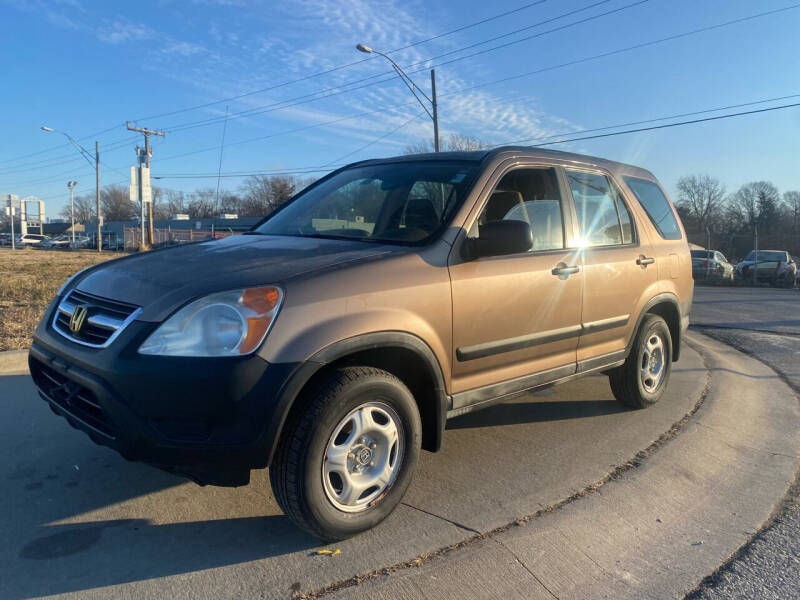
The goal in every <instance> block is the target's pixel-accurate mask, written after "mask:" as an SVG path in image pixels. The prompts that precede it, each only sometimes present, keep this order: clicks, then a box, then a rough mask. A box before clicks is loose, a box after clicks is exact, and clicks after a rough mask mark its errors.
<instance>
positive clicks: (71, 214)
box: [67, 181, 78, 244]
mask: <svg viewBox="0 0 800 600" xmlns="http://www.w3.org/2000/svg"><path fill="white" fill-rule="evenodd" d="M76 185H78V182H77V181H68V182H67V188H68V189H69V217H70V222H71V227H70V231H71V232H72V243H73V244H75V197H74V194H73V190H74V189H75V186H76Z"/></svg>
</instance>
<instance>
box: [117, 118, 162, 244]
mask: <svg viewBox="0 0 800 600" xmlns="http://www.w3.org/2000/svg"><path fill="white" fill-rule="evenodd" d="M125 127H126V128H127V129H128V131H136V132H137V133H141V134H143V135H144V155H142V153H137V154H138V156H139V202H141V204H142V246H144V204H145V203H144V178H143V172H142V166H145V167H146V168H147V173H148V183H149V174H150V156H151V155H152V152H151V150H150V136H151V135H157V136H159V137H164V135H165V134H164V132H163V131H156V130H155V129H148V128H147V127H134V126H132V125H131V124H130V123H127V122H126V123H125ZM143 163H144V164H143ZM151 194H152V193H151ZM148 213H149V217H148V227H147V229H148V239H149V245H150V246H152V245H153V242H154V238H155V235H154V234H155V232H154V231H153V197H152V195H151V196H150V208H149V210H148Z"/></svg>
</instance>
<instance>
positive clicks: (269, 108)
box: [168, 3, 800, 131]
mask: <svg viewBox="0 0 800 600" xmlns="http://www.w3.org/2000/svg"><path fill="white" fill-rule="evenodd" d="M637 4H638V3H635V4H632V5H627V7H626V8H631V7H633V6H636V5H637ZM798 7H800V3H798V4H793V5H790V6H786V7H783V8H779V9H775V10H770V11H763V12H760V13H756V14H752V15H748V16H745V17H740V18H737V19H732V20H729V21H725V22H723V23H717V24H715V25H709V26H706V27H701V28H699V29H694V30H690V31H685V32H682V33H678V34H673V35H670V36H666V37H663V38H658V39H656V40H651V41H648V42H642V43H639V44H634V45H632V46H628V47H625V48H619V49H617V50H611V51H608V52H603V53H600V54H595V55H591V56H587V57H583V58H579V59H575V60H571V61H568V62H564V63H558V64H555V65H550V66H547V67H541V68H539V69H535V70H532V71H526V72H524V73H519V74H516V75H510V76H508V77H503V78H501V79H496V80H493V81H488V82H484V83H479V84H475V85H471V86H466V87H462V88H459V89H457V90H453V91H450V92H448V93H445V94H440V97H445V96H452V95H455V94H461V93H463V92H465V91H470V90H473V89H478V88H482V87H487V86H490V85H496V84H499V83H505V82H507V81H512V80H514V79H520V78H522V77H529V76H532V75H537V74H541V73H544V72H549V71H555V70H557V69H562V68H566V67H569V66H574V65H577V64H581V63H585V62H590V61H594V60H599V59H601V58H607V57H609V56H614V55H617V54H623V53H625V52H630V51H633V50H638V49H641V48H645V47H648V46H654V45H657V44H661V43H664V42H668V41H672V40H676V39H680V38H684V37H689V36H692V35H697V34H700V33H705V32H708V31H712V30H716V29H721V28H723V27H728V26H731V25H736V24H739V23H743V22H747V21H751V20H754V19H758V18H761V17H766V16H771V15H774V14H778V13H781V12H785V11H788V10H793V9H795V8H798ZM605 15H606V13H604V14H603V15H599V16H605ZM599 16H598V17H599ZM584 22H586V19H582V20H581V21H579V22H576V23H573V24H568V25H565V26H561V27H559V28H556V29H554V30H552V31H556V30H563V29H564V28H565V27H567V26H572V25H575V24H582V23H584ZM497 48H499V47H492V48H487V49H484V50H481V51H480V52H476V53H473V54H471V55H470V56H469V57H464V58H471V57H474V56H476V55H478V54H485V53H487V52H492V51H494V50H495V49H497ZM461 59H462V58H460V57H459V58H457V59H451V60H450V61H447V64H450V63H453V62H456V61H457V60H461ZM429 66H430V67H431V68H435V67H438V66H440V64H434V65H429ZM427 68H428V67H425V68H423V69H417V70H412V71H411V73H412V74H413V73H418V72H420V71H423V70H427ZM374 77H375V76H374V75H373V76H371V77H367V78H363V79H359V80H355V81H351V82H349V83H346V84H343V85H345V86H347V85H353V84H356V83H359V82H362V81H367V80H370V79H373V78H374ZM394 81H396V79H395V77H394V73H393V72H392V75H391V76H389V77H386V78H384V79H380V80H377V81H371V82H370V83H365V84H363V85H358V86H355V87H349V88H347V89H341V87H342V86H339V87H335V88H326V89H324V90H319V91H317V92H314V93H311V94H304V95H302V96H297V97H295V98H290V99H286V100H283V101H280V102H276V103H273V104H270V105H265V106H262V107H254V108H252V109H248V110H246V111H240V112H239V113H233V114H232V115H231V116H230V118H241V117H244V116H255V115H257V114H263V113H267V112H273V111H276V110H283V109H286V108H290V107H293V106H297V105H300V104H307V103H309V102H314V101H317V100H322V99H326V98H330V97H332V96H338V95H341V94H345V93H349V92H354V91H357V90H360V89H364V88H367V87H371V86H373V85H379V84H381V83H386V82H394ZM319 94H325V95H322V96H320V95H319ZM218 122H220V119H219V118H216V117H214V118H209V119H205V120H202V121H195V122H189V123H184V124H182V125H177V126H174V127H173V128H171V130H172V131H183V130H185V129H193V128H196V127H205V126H208V125H212V124H215V123H218ZM168 129H170V128H168Z"/></svg>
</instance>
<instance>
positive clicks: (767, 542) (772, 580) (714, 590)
mask: <svg viewBox="0 0 800 600" xmlns="http://www.w3.org/2000/svg"><path fill="white" fill-rule="evenodd" d="M692 322H693V323H694V324H695V326H696V327H697V329H698V330H700V331H702V332H703V333H705V334H706V335H710V336H712V337H714V338H716V339H718V340H720V341H722V342H725V343H727V344H729V345H731V346H733V347H735V348H737V349H739V350H741V351H743V352H745V353H748V354H750V355H752V356H755V357H758V359H759V360H761V361H763V362H765V363H767V364H768V365H769V366H771V367H772V368H773V369H775V370H776V371H777V372H778V373H780V374H781V375H783V376H784V377H785V378H786V380H787V382H788V383H789V384H790V385H791V386H792V387H793V388H794V390H795V391H796V392H798V393H800V291H798V290H776V289H770V288H722V287H719V288H713V287H697V288H695V296H694V308H693V314H692ZM798 596H800V483H796V484H795V486H794V489H793V490H792V492H791V493H790V495H789V497H788V498H787V499H786V502H785V504H784V505H783V506H782V507H781V509H780V511H779V513H778V515H777V516H776V518H775V520H774V522H773V523H772V524H771V525H770V526H769V527H767V528H766V529H765V530H763V531H762V532H760V533H759V534H758V535H757V536H756V537H755V538H754V539H753V540H752V542H751V543H750V544H748V545H747V546H746V547H745V548H743V549H742V550H741V551H740V552H739V553H737V555H736V557H735V558H734V559H733V560H731V561H730V562H729V563H727V564H726V565H725V566H724V567H723V568H722V569H720V570H719V572H717V573H715V574H714V577H713V578H712V579H711V580H710V581H708V582H707V583H706V584H705V585H703V586H702V587H701V589H699V590H697V591H696V592H695V593H693V594H691V595H690V598H691V599H692V600H700V599H702V600H712V599H721V598H748V599H752V600H757V599H759V600H760V599H768V598H775V599H781V600H783V599H786V598H797V597H798Z"/></svg>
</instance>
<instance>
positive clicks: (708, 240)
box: [706, 227, 711, 281]
mask: <svg viewBox="0 0 800 600" xmlns="http://www.w3.org/2000/svg"><path fill="white" fill-rule="evenodd" d="M710 253H711V229H709V228H708V227H706V281H708V278H709V276H710V275H711V260H710V257H709V254H710Z"/></svg>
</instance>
